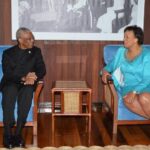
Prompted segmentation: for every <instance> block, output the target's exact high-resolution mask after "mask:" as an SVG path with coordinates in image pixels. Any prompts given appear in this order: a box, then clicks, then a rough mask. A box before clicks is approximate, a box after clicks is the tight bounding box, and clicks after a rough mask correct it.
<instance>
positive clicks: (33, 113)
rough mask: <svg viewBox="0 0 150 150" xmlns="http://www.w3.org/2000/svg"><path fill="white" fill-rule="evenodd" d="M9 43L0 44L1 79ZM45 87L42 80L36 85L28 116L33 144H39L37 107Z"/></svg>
mask: <svg viewBox="0 0 150 150" xmlns="http://www.w3.org/2000/svg"><path fill="white" fill-rule="evenodd" d="M9 47H11V46H9V45H1V46H0V79H1V78H2V75H3V73H2V63H1V62H2V54H3V51H4V50H5V49H8V48H9ZM42 88H43V82H42V81H40V82H39V83H38V85H37V87H36V90H35V92H34V98H33V101H32V107H31V109H30V112H29V115H28V118H27V123H26V126H31V127H33V145H34V146H36V145H37V114H38V108H37V104H38V98H39V96H40V92H41V90H42ZM1 103H2V94H1V93H0V127H3V123H2V122H3V111H2V105H1ZM15 107H16V108H15V118H17V104H16V106H15Z"/></svg>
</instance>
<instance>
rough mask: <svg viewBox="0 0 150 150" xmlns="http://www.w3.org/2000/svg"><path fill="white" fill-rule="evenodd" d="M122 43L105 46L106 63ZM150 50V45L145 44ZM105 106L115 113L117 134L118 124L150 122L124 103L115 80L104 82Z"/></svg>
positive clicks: (114, 122) (114, 126) (114, 129)
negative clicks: (114, 83)
mask: <svg viewBox="0 0 150 150" xmlns="http://www.w3.org/2000/svg"><path fill="white" fill-rule="evenodd" d="M120 46H122V45H107V46H105V47H104V51H103V57H104V65H106V64H108V63H109V62H111V61H112V59H113V57H114V56H115V54H116V52H117V50H118V48H119V47H120ZM144 46H145V47H147V48H148V49H149V50H150V45H144ZM103 87H104V92H103V93H104V95H103V96H104V107H103V110H105V108H109V110H110V111H111V112H112V114H113V134H117V126H118V125H125V124H150V120H146V119H145V118H143V117H141V116H139V115H137V114H135V113H133V112H131V111H130V110H129V109H128V108H127V107H126V106H125V105H124V103H123V100H122V98H121V95H120V94H119V92H117V91H116V89H115V87H114V85H113V81H108V83H107V84H104V86H103Z"/></svg>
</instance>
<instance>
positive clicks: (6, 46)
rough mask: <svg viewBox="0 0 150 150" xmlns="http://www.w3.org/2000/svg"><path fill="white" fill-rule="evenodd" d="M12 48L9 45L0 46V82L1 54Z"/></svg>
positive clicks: (0, 74) (0, 71) (0, 73)
mask: <svg viewBox="0 0 150 150" xmlns="http://www.w3.org/2000/svg"><path fill="white" fill-rule="evenodd" d="M10 47H12V46H11V45H0V80H1V78H2V76H3V72H2V54H3V51H4V50H6V49H8V48H10Z"/></svg>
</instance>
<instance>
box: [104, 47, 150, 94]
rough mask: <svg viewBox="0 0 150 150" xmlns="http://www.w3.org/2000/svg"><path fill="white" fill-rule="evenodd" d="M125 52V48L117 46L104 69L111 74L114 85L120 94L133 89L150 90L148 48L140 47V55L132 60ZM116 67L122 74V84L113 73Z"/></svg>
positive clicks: (149, 57)
mask: <svg viewBox="0 0 150 150" xmlns="http://www.w3.org/2000/svg"><path fill="white" fill-rule="evenodd" d="M126 52H127V49H126V48H124V47H121V48H119V49H118V51H117V54H116V56H115V58H114V59H113V61H112V62H111V63H109V64H108V65H107V66H105V67H104V69H105V70H107V71H108V72H110V73H111V74H112V78H113V79H114V84H115V87H116V88H117V89H118V90H120V94H121V95H122V96H124V95H126V94H127V93H129V92H133V91H136V92H137V93H142V92H150V50H149V49H147V48H142V51H141V53H140V55H138V56H137V57H136V58H135V59H134V60H132V61H130V60H128V59H127V58H126ZM118 68H119V69H120V72H121V74H122V75H123V83H122V84H120V83H119V82H118V81H117V80H116V76H115V75H114V72H115V70H116V69H118Z"/></svg>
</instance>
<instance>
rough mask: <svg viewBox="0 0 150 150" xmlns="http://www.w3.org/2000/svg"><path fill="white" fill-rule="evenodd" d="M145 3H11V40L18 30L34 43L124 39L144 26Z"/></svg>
mask: <svg viewBox="0 0 150 150" xmlns="http://www.w3.org/2000/svg"><path fill="white" fill-rule="evenodd" d="M144 5H145V0H11V11H12V39H15V38H16V37H15V33H16V30H17V29H18V28H19V27H27V28H29V29H31V30H32V32H33V34H34V35H35V38H36V39H37V40H97V41H98V40H111V41H112V40H113V41H115V40H117V41H118V40H119V41H122V40H123V31H124V28H125V27H126V26H128V25H138V26H140V27H142V28H143V26H144V7H145V6H144Z"/></svg>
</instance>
